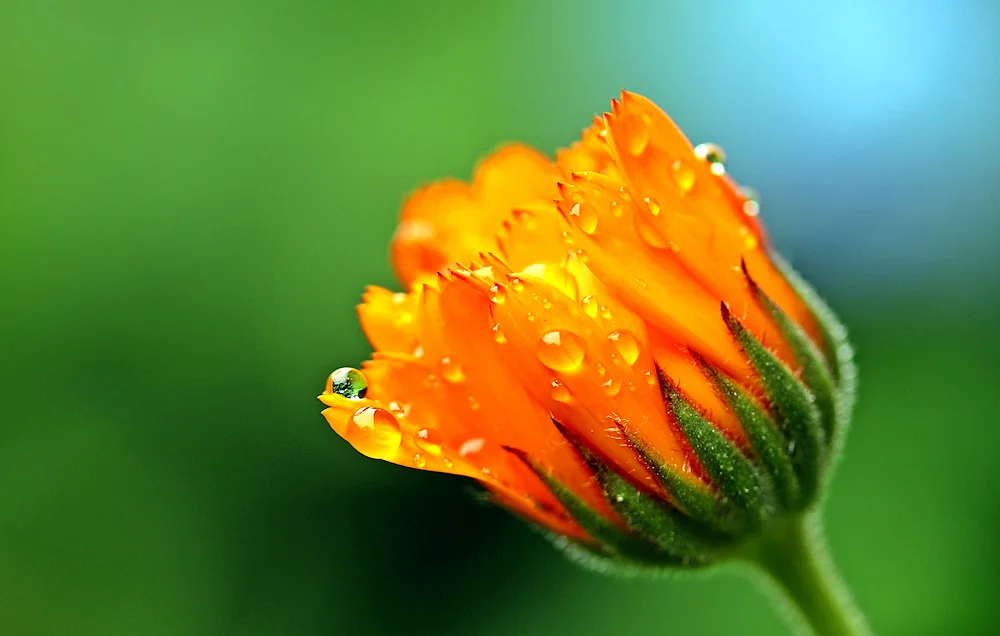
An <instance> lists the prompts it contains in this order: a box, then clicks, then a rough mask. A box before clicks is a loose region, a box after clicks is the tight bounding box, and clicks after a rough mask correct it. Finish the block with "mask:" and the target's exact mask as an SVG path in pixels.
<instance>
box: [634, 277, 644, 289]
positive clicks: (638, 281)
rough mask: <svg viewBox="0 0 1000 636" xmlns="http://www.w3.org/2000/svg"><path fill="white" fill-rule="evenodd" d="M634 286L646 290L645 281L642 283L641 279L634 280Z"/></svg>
mask: <svg viewBox="0 0 1000 636" xmlns="http://www.w3.org/2000/svg"><path fill="white" fill-rule="evenodd" d="M635 284H636V285H638V286H639V287H642V288H643V289H646V281H644V280H643V279H641V278H637V279H635Z"/></svg>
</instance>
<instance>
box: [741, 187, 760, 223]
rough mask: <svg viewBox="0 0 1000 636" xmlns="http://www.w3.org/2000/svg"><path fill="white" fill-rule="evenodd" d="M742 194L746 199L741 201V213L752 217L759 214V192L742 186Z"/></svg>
mask: <svg viewBox="0 0 1000 636" xmlns="http://www.w3.org/2000/svg"><path fill="white" fill-rule="evenodd" d="M741 189H742V190H743V196H745V197H746V201H744V202H743V214H746V215H747V216H750V217H753V216H757V215H758V214H760V194H758V192H757V191H756V190H754V189H753V188H749V187H747V186H743V188H741Z"/></svg>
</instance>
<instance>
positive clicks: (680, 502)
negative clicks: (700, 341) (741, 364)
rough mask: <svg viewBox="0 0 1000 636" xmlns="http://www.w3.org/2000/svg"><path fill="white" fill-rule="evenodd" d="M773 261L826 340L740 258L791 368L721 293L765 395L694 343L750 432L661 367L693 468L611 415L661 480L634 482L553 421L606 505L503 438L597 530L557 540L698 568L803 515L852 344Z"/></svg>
mask: <svg viewBox="0 0 1000 636" xmlns="http://www.w3.org/2000/svg"><path fill="white" fill-rule="evenodd" d="M776 262H777V264H778V267H779V268H780V269H781V270H782V271H783V272H784V273H785V275H786V277H787V279H788V281H789V283H790V284H791V285H792V286H793V287H794V288H795V289H796V290H797V291H798V292H799V293H800V295H801V297H802V298H803V299H804V300H805V301H806V303H807V305H808V306H809V308H810V309H811V311H812V312H813V315H814V318H815V320H816V324H817V325H818V327H819V330H820V332H821V334H822V335H823V338H824V342H823V343H822V346H817V345H816V344H815V343H814V342H813V341H812V340H811V339H810V338H809V336H808V335H807V334H806V333H805V331H804V330H803V329H802V328H801V327H800V326H799V325H798V324H796V323H795V322H794V321H793V320H792V319H791V318H790V317H789V316H788V315H787V314H785V313H784V311H783V310H782V309H781V308H780V307H779V306H778V305H777V304H776V303H774V302H773V301H772V300H771V299H770V298H769V297H768V296H767V295H766V294H765V293H764V292H763V291H762V290H761V289H760V287H758V286H757V284H756V283H755V282H754V281H753V279H752V278H751V277H750V274H749V272H748V271H747V269H746V266H745V265H744V267H743V273H744V276H745V278H746V281H747V284H748V286H749V289H750V291H751V292H752V294H753V297H754V298H755V300H756V301H757V302H758V303H759V306H760V307H761V308H762V309H763V310H764V311H765V312H766V314H767V315H768V316H769V317H770V319H771V321H772V324H773V326H774V328H775V329H776V330H777V331H778V332H779V333H780V334H781V335H782V337H783V338H784V339H785V342H787V343H788V344H789V346H790V348H791V350H792V352H793V354H794V356H795V361H794V362H795V368H794V369H792V368H789V367H788V366H786V364H785V363H784V362H782V361H781V360H779V359H778V358H777V357H776V356H775V355H774V354H773V353H771V351H770V350H769V349H768V348H767V347H766V346H765V345H764V344H763V343H762V342H761V341H760V340H758V338H757V337H756V336H755V335H754V334H753V333H751V332H750V331H749V330H747V329H746V328H744V327H743V325H742V324H741V323H740V321H739V320H738V319H737V318H736V317H735V316H734V315H733V314H732V313H731V312H730V311H729V309H728V307H727V306H726V304H725V303H722V304H721V306H720V311H721V318H722V320H723V322H724V323H725V324H726V326H727V328H728V330H729V332H730V334H731V336H732V338H733V339H734V341H735V342H736V343H737V344H738V345H739V347H740V349H741V351H742V352H743V354H744V355H745V356H746V360H747V362H748V363H749V365H750V367H751V368H752V369H753V370H754V372H755V373H756V375H757V378H758V380H759V384H760V389H761V393H760V394H753V395H751V394H748V393H747V392H746V391H745V390H744V389H743V388H742V387H741V385H740V384H739V383H737V382H736V381H734V380H733V379H732V378H730V377H729V376H727V375H726V374H725V373H724V372H723V371H721V370H720V369H718V368H716V367H714V366H712V365H711V364H709V363H708V362H707V361H705V360H703V359H702V358H700V357H699V356H698V355H697V354H695V353H694V352H692V353H693V354H694V356H695V358H696V360H697V361H698V363H699V365H700V366H701V369H702V372H703V373H704V375H705V377H706V378H707V380H708V381H709V382H710V383H711V384H712V385H713V386H714V388H715V390H716V392H717V393H718V394H719V396H720V397H721V398H722V399H723V401H724V402H725V403H726V404H728V405H729V407H730V408H731V409H732V412H733V414H735V416H736V417H737V418H738V419H739V421H740V423H741V426H742V430H743V432H744V434H745V439H742V438H741V439H740V440H734V439H731V438H729V437H727V436H726V435H725V434H723V433H722V432H721V431H720V429H719V428H718V427H717V426H716V425H715V424H713V423H712V422H711V420H710V417H709V416H708V415H707V414H706V413H704V412H702V411H701V410H700V408H699V407H698V406H697V405H696V404H695V403H694V402H692V401H691V400H690V399H689V398H688V397H687V396H686V395H685V394H684V391H683V387H680V386H678V385H677V384H676V383H675V382H673V381H672V380H671V378H670V377H668V375H667V374H666V373H665V372H664V371H663V369H660V368H659V367H657V374H658V379H659V384H660V389H661V391H662V394H663V401H664V408H665V410H666V412H667V415H668V420H669V421H670V423H671V426H674V427H676V432H677V433H678V434H679V436H680V437H681V438H683V440H684V443H685V448H684V451H685V453H686V454H687V456H688V458H689V463H690V465H691V466H692V467H693V468H692V469H691V470H688V469H687V466H686V467H685V470H679V469H678V468H676V467H675V466H673V465H672V464H670V463H668V462H666V461H664V460H663V459H662V457H661V456H660V455H659V453H658V452H657V451H656V449H655V448H654V447H652V446H650V445H649V444H647V443H645V441H644V440H643V439H642V438H641V436H639V435H638V434H637V433H636V431H634V430H632V429H631V428H630V427H629V426H628V424H627V423H626V422H623V421H620V420H615V421H614V423H615V425H616V426H617V427H618V429H619V431H620V433H621V436H622V441H623V442H624V443H626V444H628V445H629V446H630V448H631V449H632V450H633V452H634V453H635V455H636V457H637V458H638V459H639V460H640V462H641V463H642V464H643V465H644V466H645V467H646V468H647V469H648V470H649V473H650V474H651V475H652V476H654V477H655V478H656V480H657V481H658V486H659V487H660V488H659V489H653V488H650V487H648V486H646V485H644V484H642V483H641V482H638V481H637V480H636V479H635V478H634V476H632V475H629V474H627V473H626V472H623V471H622V469H621V468H620V467H618V466H616V465H615V464H614V463H613V462H611V461H609V460H608V459H607V458H606V457H604V456H603V455H602V453H601V452H600V451H599V450H598V449H597V448H594V447H591V446H589V445H588V444H587V443H586V441H585V440H583V439H582V438H581V437H579V436H577V435H576V434H575V433H573V431H572V429H571V427H570V428H568V427H566V426H564V425H563V424H562V423H560V422H556V421H555V420H553V421H554V422H555V425H556V426H557V427H558V429H559V430H560V431H561V432H562V434H563V436H564V437H565V438H566V439H567V440H568V441H569V443H571V444H572V445H573V447H574V448H575V449H576V451H577V452H578V453H579V455H580V458H581V459H582V460H583V461H584V462H585V463H586V465H587V466H588V467H589V468H590V470H591V472H592V473H593V475H594V478H595V480H596V483H597V484H598V485H599V486H600V490H601V493H602V494H603V497H604V500H605V502H606V503H607V508H603V511H601V510H598V509H595V507H594V506H592V505H591V504H590V503H588V502H587V501H585V500H584V499H583V498H581V497H580V496H579V494H577V493H575V492H574V491H573V490H572V489H571V488H570V487H569V486H567V485H566V484H564V483H563V482H561V481H560V480H559V478H558V476H556V475H554V474H553V473H552V472H551V471H550V470H549V469H548V468H547V467H545V466H544V465H542V464H540V463H539V462H538V461H537V460H535V459H533V458H532V457H530V456H528V455H527V454H525V453H523V452H521V451H519V450H517V449H513V448H508V450H509V451H510V452H512V453H513V454H515V455H516V456H517V457H519V458H520V459H521V460H522V461H523V462H524V463H525V464H526V465H527V466H528V467H529V468H531V470H532V471H534V472H535V474H536V475H538V477H539V478H540V479H541V480H542V481H543V482H544V483H545V484H546V486H547V487H548V488H549V489H550V491H551V492H552V493H553V494H554V495H555V497H556V498H557V499H558V500H559V502H560V503H561V504H562V505H563V507H564V508H565V509H566V511H567V512H568V513H569V514H570V515H571V516H572V517H573V519H574V520H575V521H576V522H577V523H578V524H579V525H580V527H581V528H582V529H583V530H584V531H585V532H587V534H588V535H590V537H592V538H593V539H594V543H578V542H573V541H569V540H567V539H565V538H563V539H561V540H560V542H561V543H562V544H563V545H564V547H566V548H567V549H568V550H569V551H571V552H572V553H573V554H574V555H576V556H577V557H581V558H583V559H584V560H585V561H586V562H588V563H590V564H592V565H597V566H599V567H601V568H605V569H606V568H607V567H608V566H609V565H610V566H615V567H617V569H621V567H622V566H624V567H625V568H627V569H632V570H633V571H634V570H635V569H636V568H642V569H648V568H652V569H653V570H654V571H659V570H661V569H663V568H668V569H673V568H678V567H697V566H704V565H707V564H710V563H713V562H716V561H719V560H721V559H726V558H732V557H738V556H739V555H740V554H742V553H743V551H744V550H745V546H746V545H748V542H754V541H758V539H759V537H762V536H768V535H769V534H770V531H769V528H773V527H777V526H776V525H775V524H778V523H779V522H780V523H784V521H782V520H787V519H791V518H793V517H796V516H800V515H801V514H803V513H804V512H805V511H806V510H808V509H809V508H811V507H812V506H813V504H815V503H816V501H817V500H818V499H819V497H820V495H821V494H822V486H823V484H824V483H825V480H826V478H827V477H828V475H829V472H830V467H831V465H832V464H833V460H834V459H835V455H836V453H837V451H838V449H839V444H840V440H842V438H843V435H844V430H845V429H846V427H847V423H848V412H849V409H850V405H851V401H852V397H853V388H854V370H853V366H852V362H851V348H850V346H849V345H848V344H847V341H846V335H845V332H844V329H843V327H841V326H840V323H839V322H837V320H836V319H835V318H834V317H833V314H832V313H831V312H830V310H829V309H828V308H827V307H826V306H825V305H824V304H823V303H822V301H820V300H819V298H818V297H817V296H816V294H815V293H814V292H812V290H811V289H809V288H808V287H807V286H805V284H804V283H803V282H802V281H801V280H800V279H799V278H798V277H797V276H796V275H795V274H794V272H791V270H790V268H788V267H787V265H785V264H784V263H783V262H781V261H776ZM692 472H695V473H697V475H698V476H697V477H696V476H695V475H693V474H691V473H692ZM608 508H610V510H611V511H613V515H612V514H609V512H607V509H608Z"/></svg>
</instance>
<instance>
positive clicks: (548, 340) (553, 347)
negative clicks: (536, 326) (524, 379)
mask: <svg viewBox="0 0 1000 636" xmlns="http://www.w3.org/2000/svg"><path fill="white" fill-rule="evenodd" d="M584 348H585V343H584V342H583V339H582V338H580V336H578V335H576V334H575V333H572V332H569V331H550V332H548V333H547V334H545V335H544V336H542V339H541V342H540V344H539V349H538V359H539V360H541V361H542V364H544V365H545V366H547V367H548V368H550V369H552V370H553V371H573V370H575V369H576V368H577V367H579V366H580V364H581V363H582V362H583V353H584Z"/></svg>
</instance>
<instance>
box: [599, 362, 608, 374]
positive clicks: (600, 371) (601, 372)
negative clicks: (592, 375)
mask: <svg viewBox="0 0 1000 636" xmlns="http://www.w3.org/2000/svg"><path fill="white" fill-rule="evenodd" d="M607 372H608V370H607V369H605V368H604V365H603V364H601V363H600V362H598V363H597V375H599V376H601V377H602V378H603V377H604V375H605V374H606V373H607Z"/></svg>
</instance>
